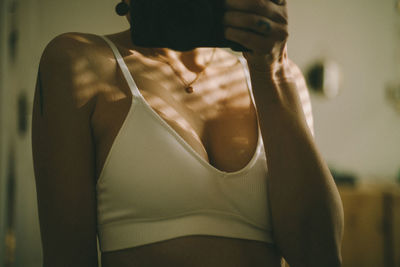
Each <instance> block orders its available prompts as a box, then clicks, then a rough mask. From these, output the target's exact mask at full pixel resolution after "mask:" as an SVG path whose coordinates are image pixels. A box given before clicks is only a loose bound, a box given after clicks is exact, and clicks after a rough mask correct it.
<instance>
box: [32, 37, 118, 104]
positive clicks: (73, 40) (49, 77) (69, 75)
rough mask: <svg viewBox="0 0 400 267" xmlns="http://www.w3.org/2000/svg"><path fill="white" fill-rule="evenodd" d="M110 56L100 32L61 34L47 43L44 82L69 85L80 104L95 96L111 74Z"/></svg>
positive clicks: (42, 70)
mask: <svg viewBox="0 0 400 267" xmlns="http://www.w3.org/2000/svg"><path fill="white" fill-rule="evenodd" d="M111 56H112V55H110V51H109V49H108V47H107V44H106V43H105V42H104V41H103V40H102V39H101V38H100V37H99V36H96V35H93V34H86V33H64V34H61V35H58V36H57V37H55V38H54V39H53V40H51V41H50V42H49V43H48V45H47V46H46V48H45V49H44V51H43V54H42V57H41V60H40V66H39V75H40V79H41V81H42V85H43V87H44V88H52V90H60V89H61V88H66V89H67V90H69V93H71V94H72V96H73V98H74V99H75V100H76V103H75V104H76V105H77V107H78V106H80V105H82V104H83V103H87V102H89V101H90V100H91V99H93V97H95V96H96V95H97V93H98V90H100V89H101V85H104V84H105V83H106V82H107V80H108V79H109V77H110V76H111V75H112V71H113V64H112V63H113V62H112V61H110V57H111ZM110 63H111V64H110ZM55 84H57V85H58V86H57V88H55V86H54V85H55ZM46 85H49V86H46Z"/></svg>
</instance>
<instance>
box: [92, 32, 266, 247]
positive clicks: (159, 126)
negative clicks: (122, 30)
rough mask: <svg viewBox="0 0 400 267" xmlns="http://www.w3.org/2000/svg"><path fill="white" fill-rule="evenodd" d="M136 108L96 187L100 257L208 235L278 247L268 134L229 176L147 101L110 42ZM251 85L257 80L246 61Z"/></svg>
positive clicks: (115, 142)
mask: <svg viewBox="0 0 400 267" xmlns="http://www.w3.org/2000/svg"><path fill="white" fill-rule="evenodd" d="M103 39H104V40H105V41H106V42H107V43H108V45H109V46H110V47H111V49H112V51H113V53H114V55H115V58H116V60H117V62H118V64H119V66H120V68H121V70H122V72H123V75H124V77H125V79H126V81H127V83H128V85H129V87H130V90H131V91H132V95H133V97H132V104H131V107H130V110H129V112H128V114H127V116H126V118H125V121H124V122H123V125H122V127H121V129H120V130H119V132H118V135H117V136H116V138H115V140H114V143H113V145H112V147H111V149H110V152H109V154H108V156H107V159H106V161H105V164H104V167H103V170H102V171H101V174H100V177H99V180H98V182H97V211H98V212H97V222H98V236H99V243H100V248H101V251H103V252H105V251H114V250H120V249H126V248H132V247H135V246H141V245H145V244H150V243H155V242H158V241H163V240H168V239H172V238H176V237H182V236H190V235H209V236H221V237H231V238H241V239H249V240H257V241H263V242H267V243H273V240H272V233H271V219H270V210H269V203H268V196H267V163H266V158H265V153H264V147H263V142H262V138H261V132H260V130H259V132H258V145H257V148H256V151H255V153H254V155H253V157H252V159H251V160H250V162H249V163H248V164H247V165H246V166H245V167H244V168H242V169H241V170H239V171H235V172H225V171H221V170H218V169H217V168H215V167H213V166H212V165H211V164H209V163H208V162H207V161H206V160H204V159H203V158H202V157H201V156H200V155H199V154H198V153H197V152H196V151H195V150H193V148H192V147H191V146H190V145H189V144H187V143H186V141H185V140H184V139H183V138H182V137H180V135H178V134H177V133H176V131H175V130H174V129H173V128H172V127H170V126H169V125H168V124H167V123H166V122H165V121H164V120H163V119H162V118H161V117H160V116H159V115H158V114H157V113H156V112H155V111H154V110H153V109H152V108H151V107H150V106H149V104H148V103H147V102H146V100H145V99H144V97H143V96H142V95H141V93H140V92H139V90H138V88H137V86H136V84H135V82H134V80H133V78H132V75H131V74H130V72H129V70H128V67H127V66H126V64H125V62H124V60H123V58H122V56H121V54H120V53H119V51H118V49H117V48H116V46H115V45H114V44H113V43H112V42H111V41H110V40H109V39H108V38H106V37H103ZM240 60H241V62H242V64H243V65H244V70H245V73H246V78H247V84H248V88H249V90H250V95H251V97H252V101H253V104H254V99H253V95H252V92H251V89H250V88H251V83H250V76H249V72H248V69H247V65H246V63H245V60H244V58H240Z"/></svg>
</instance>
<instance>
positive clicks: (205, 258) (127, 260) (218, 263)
mask: <svg viewBox="0 0 400 267" xmlns="http://www.w3.org/2000/svg"><path fill="white" fill-rule="evenodd" d="M281 259H282V258H281V256H280V254H279V253H278V251H277V249H276V248H275V247H274V246H273V245H272V244H268V243H264V242H259V241H252V240H244V239H235V238H225V237H215V236H186V237H179V238H175V239H170V240H166V241H161V242H157V243H153V244H149V245H144V246H139V247H135V248H129V249H124V250H119V251H112V252H104V253H102V266H103V267H142V266H143V267H144V266H146V267H153V266H154V267H156V266H157V267H159V266H174V267H188V266H190V267H204V266H207V267H249V266H251V267H281V266H282V265H281Z"/></svg>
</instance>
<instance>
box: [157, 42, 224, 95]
mask: <svg viewBox="0 0 400 267" xmlns="http://www.w3.org/2000/svg"><path fill="white" fill-rule="evenodd" d="M215 51H216V48H215V47H214V49H213V52H212V55H211V58H210V60H209V61H208V62H207V63H206V66H205V67H204V69H202V71H200V72H199V74H197V76H196V78H195V79H194V80H193V81H192V82H190V83H188V82H187V81H185V79H183V77H182V76H181V75H180V74H179V73H178V71H177V70H176V69H175V68H174V67H173V66H172V64H171V63H170V62H169V61H167V60H165V59H162V56H160V54H159V53H157V52H155V53H156V54H157V55H158V57H159V59H158V60H159V61H161V62H163V63H165V64H167V65H168V66H169V67H170V68H171V69H172V71H173V72H174V73H175V75H176V76H178V78H179V79H180V80H181V81H182V83H183V85H184V86H185V91H186V93H188V94H191V93H193V92H194V88H193V86H192V84H193V83H194V82H196V81H197V80H198V79H199V77H200V75H201V74H202V73H203V72H204V71H205V70H206V69H207V67H208V66H209V65H210V63H211V62H212V61H213V58H214V54H215ZM160 59H161V60H160Z"/></svg>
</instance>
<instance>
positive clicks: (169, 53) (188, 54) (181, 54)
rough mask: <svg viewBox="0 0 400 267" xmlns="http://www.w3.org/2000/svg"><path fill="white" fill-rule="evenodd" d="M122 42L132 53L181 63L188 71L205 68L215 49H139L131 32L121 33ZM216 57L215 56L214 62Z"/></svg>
mask: <svg viewBox="0 0 400 267" xmlns="http://www.w3.org/2000/svg"><path fill="white" fill-rule="evenodd" d="M120 34H121V35H120V38H121V42H122V43H123V44H124V46H125V47H127V48H128V49H129V48H130V50H132V51H139V52H140V53H142V54H143V55H144V56H146V57H149V58H152V57H153V58H162V60H167V61H169V62H171V63H173V62H176V61H180V62H182V63H183V64H184V65H185V66H186V67H187V68H188V69H191V70H193V71H196V70H198V69H202V68H204V66H205V65H206V64H207V63H208V62H209V60H210V58H211V56H212V53H213V50H214V48H212V47H199V48H195V49H192V50H188V51H176V50H173V49H169V48H149V47H139V46H136V45H134V44H133V43H132V41H131V33H130V31H129V30H127V31H124V32H121V33H120ZM215 59H216V57H215V56H214V60H215Z"/></svg>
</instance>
